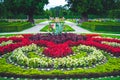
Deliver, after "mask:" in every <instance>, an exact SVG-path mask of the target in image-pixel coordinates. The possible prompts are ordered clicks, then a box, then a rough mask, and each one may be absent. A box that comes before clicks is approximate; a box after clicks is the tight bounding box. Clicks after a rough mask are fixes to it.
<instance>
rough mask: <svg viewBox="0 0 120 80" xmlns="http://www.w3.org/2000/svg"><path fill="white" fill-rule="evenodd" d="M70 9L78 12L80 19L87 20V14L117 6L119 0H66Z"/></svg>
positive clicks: (97, 12) (98, 12)
mask: <svg viewBox="0 0 120 80" xmlns="http://www.w3.org/2000/svg"><path fill="white" fill-rule="evenodd" d="M66 1H67V2H68V6H69V7H70V10H71V11H73V12H78V13H80V14H81V16H82V21H87V19H88V14H101V13H106V12H107V11H108V10H111V9H114V8H118V6H117V5H118V3H119V2H120V0H66Z"/></svg>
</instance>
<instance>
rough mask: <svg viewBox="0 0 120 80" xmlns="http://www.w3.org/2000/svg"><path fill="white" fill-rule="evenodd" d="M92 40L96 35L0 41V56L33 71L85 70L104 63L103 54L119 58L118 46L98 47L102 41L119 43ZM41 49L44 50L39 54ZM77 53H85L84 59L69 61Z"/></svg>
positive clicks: (104, 39) (66, 35) (66, 34)
mask: <svg viewBox="0 0 120 80" xmlns="http://www.w3.org/2000/svg"><path fill="white" fill-rule="evenodd" d="M96 36H99V35H98V34H92V35H91V34H87V35H77V34H72V33H63V34H61V35H52V34H36V35H31V34H27V35H22V36H21V37H9V38H0V44H1V45H4V46H0V54H1V55H2V54H5V53H8V52H10V53H11V56H10V57H9V58H8V60H9V62H14V63H17V64H19V65H21V66H26V67H33V68H46V67H48V68H76V67H89V66H93V65H96V64H98V63H103V62H105V61H106V58H105V56H104V55H103V53H105V52H109V53H111V54H113V55H114V56H116V57H119V56H120V47H119V46H117V47H114V46H112V45H109V44H104V43H102V41H108V42H115V43H119V42H120V40H118V39H111V38H97V37H96ZM3 43H4V44H3ZM89 46H91V47H89ZM41 47H44V49H43V50H42V51H41ZM95 47H96V48H95ZM97 48H98V49H97ZM101 50H104V51H101ZM80 51H84V52H86V53H87V56H84V57H81V58H78V59H77V58H76V59H73V58H71V56H74V55H78V54H79V52H80ZM28 52H35V54H37V55H39V56H40V58H39V57H33V58H29V57H28V56H27V55H28V54H27V53H28ZM43 56H44V57H43Z"/></svg>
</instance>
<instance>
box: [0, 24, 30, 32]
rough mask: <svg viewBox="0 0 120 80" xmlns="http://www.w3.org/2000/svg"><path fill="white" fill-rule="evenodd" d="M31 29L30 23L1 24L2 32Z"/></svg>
mask: <svg viewBox="0 0 120 80" xmlns="http://www.w3.org/2000/svg"><path fill="white" fill-rule="evenodd" d="M30 27H32V24H31V23H29V22H0V32H19V31H22V30H24V29H27V28H30Z"/></svg>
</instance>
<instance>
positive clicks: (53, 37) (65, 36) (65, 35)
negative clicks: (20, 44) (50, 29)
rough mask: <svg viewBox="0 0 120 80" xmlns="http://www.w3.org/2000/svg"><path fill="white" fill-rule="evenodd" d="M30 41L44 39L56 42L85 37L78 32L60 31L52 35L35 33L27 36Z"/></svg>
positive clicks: (83, 38)
mask: <svg viewBox="0 0 120 80" xmlns="http://www.w3.org/2000/svg"><path fill="white" fill-rule="evenodd" d="M29 39H30V40H32V41H38V40H46V41H51V42H54V43H56V44H59V43H64V42H66V41H69V40H71V41H74V42H76V41H79V40H85V39H86V37H85V36H83V35H79V34H74V33H62V34H60V35H53V34H49V33H46V34H35V35H33V36H31V37H30V38H29Z"/></svg>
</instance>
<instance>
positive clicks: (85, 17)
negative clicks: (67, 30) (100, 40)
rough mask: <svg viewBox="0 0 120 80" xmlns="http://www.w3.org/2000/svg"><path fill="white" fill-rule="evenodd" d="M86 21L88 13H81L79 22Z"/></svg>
mask: <svg viewBox="0 0 120 80" xmlns="http://www.w3.org/2000/svg"><path fill="white" fill-rule="evenodd" d="M87 21H88V14H87V13H82V19H81V22H87Z"/></svg>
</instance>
